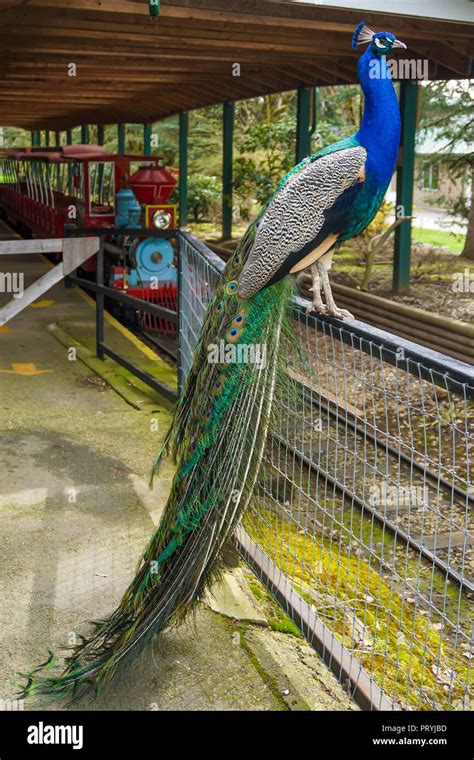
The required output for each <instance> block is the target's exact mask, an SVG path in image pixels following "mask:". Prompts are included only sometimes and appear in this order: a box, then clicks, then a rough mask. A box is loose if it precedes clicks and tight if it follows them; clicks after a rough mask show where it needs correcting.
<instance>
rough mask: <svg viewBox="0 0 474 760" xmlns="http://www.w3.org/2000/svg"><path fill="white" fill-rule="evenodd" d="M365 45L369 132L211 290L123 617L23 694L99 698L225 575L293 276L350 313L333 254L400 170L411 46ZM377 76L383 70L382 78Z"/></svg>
mask: <svg viewBox="0 0 474 760" xmlns="http://www.w3.org/2000/svg"><path fill="white" fill-rule="evenodd" d="M359 44H367V45H368V46H367V49H366V50H365V52H364V53H363V55H362V56H361V57H360V58H359V61H358V75H359V81H360V84H361V86H362V90H363V92H364V96H365V106H364V113H363V118H362V123H361V125H360V129H359V131H358V132H357V133H356V134H355V135H354V136H353V137H349V138H347V139H344V140H341V141H339V142H337V143H335V144H333V145H330V146H328V147H326V148H324V149H323V150H320V151H318V152H317V153H315V154H314V155H312V156H309V157H307V158H305V159H304V160H303V161H302V162H301V163H299V164H298V165H297V166H295V167H294V168H293V169H291V171H289V172H288V173H287V174H286V176H285V177H283V179H282V180H281V182H280V183H279V185H278V187H277V188H276V190H275V191H274V193H273V195H272V196H271V198H270V199H269V201H268V202H267V203H266V205H265V206H264V207H263V208H262V209H261V211H260V213H259V214H258V216H257V218H256V219H255V220H254V221H253V222H252V223H251V224H250V226H249V227H248V229H247V231H246V233H245V235H244V236H243V238H242V240H241V242H240V243H239V245H238V247H237V249H236V250H235V252H234V253H233V255H232V257H231V258H230V260H229V261H228V263H227V265H226V268H225V270H224V273H223V275H222V277H221V279H220V281H219V283H218V285H217V287H216V290H215V292H214V294H213V297H212V299H211V302H210V304H209V307H208V310H207V312H206V316H205V319H204V323H203V326H202V330H201V334H200V338H199V341H198V343H197V346H196V349H195V351H194V355H193V362H192V366H191V369H190V371H189V373H188V376H187V379H186V383H185V387H184V390H183V393H182V394H181V396H180V399H179V401H178V403H177V405H176V408H175V411H174V416H173V422H172V425H171V428H170V430H169V432H168V433H167V436H166V438H165V441H164V445H163V448H162V450H161V451H160V452H159V454H158V456H157V458H156V461H155V463H154V465H153V475H156V473H157V472H158V470H159V465H160V462H161V461H162V459H163V457H164V456H165V455H172V456H173V457H174V459H175V462H176V474H175V477H174V480H173V484H172V488H171V492H170V495H169V498H168V501H167V504H166V507H165V509H164V512H163V516H162V519H161V521H160V524H159V525H158V527H157V529H156V530H155V532H154V534H153V535H152V537H151V539H150V541H149V543H148V545H147V547H146V548H145V550H144V552H143V555H142V557H141V559H140V561H139V564H138V568H137V573H136V576H135V578H134V579H133V581H132V582H131V583H130V585H129V587H128V588H127V590H126V591H125V593H124V595H123V597H122V600H121V601H120V603H119V605H118V607H117V609H116V610H115V611H114V612H113V613H112V614H111V615H110V616H109V617H108V618H107V619H105V620H102V621H98V622H96V623H94V629H93V631H92V633H91V634H90V635H89V636H88V637H87V638H83V637H81V643H80V644H79V645H78V646H76V647H75V648H74V649H73V651H72V654H71V655H70V656H69V657H67V658H66V659H65V663H64V664H63V666H62V669H61V670H59V671H57V669H56V661H55V659H54V657H53V655H52V653H50V656H49V658H48V660H47V661H46V662H45V663H43V664H42V665H40V666H39V667H37V668H35V670H33V671H32V672H31V673H29V674H27V677H28V680H27V683H26V685H25V686H24V688H23V690H22V696H23V697H30V696H33V695H56V696H59V697H62V696H66V695H70V696H77V695H78V694H79V693H81V692H82V688H83V687H90V686H92V687H93V688H94V689H95V690H96V692H98V691H99V690H100V688H101V687H102V686H103V685H104V684H105V683H107V682H109V681H110V679H112V677H113V676H114V674H116V673H117V672H118V671H121V670H122V669H123V668H124V666H125V665H126V664H127V663H129V662H130V661H131V660H132V659H133V658H135V657H136V656H137V654H138V652H139V651H141V650H142V649H143V648H144V647H145V646H146V645H147V644H148V643H149V642H150V640H151V638H152V637H153V636H154V635H156V634H158V633H160V632H162V631H163V630H165V629H166V628H169V627H170V626H171V625H173V624H178V623H179V622H181V621H182V620H183V619H184V618H185V616H186V615H187V614H188V613H189V611H190V610H191V609H192V608H193V607H194V606H195V605H196V602H198V601H199V600H201V599H202V598H203V595H204V594H205V592H206V590H207V589H208V588H209V587H210V586H211V584H212V583H213V582H214V581H215V579H216V577H217V576H218V574H219V569H220V566H221V564H220V558H221V555H222V550H223V547H224V545H225V543H226V541H227V540H228V539H229V537H231V536H232V533H233V531H234V529H235V528H236V526H237V523H238V522H239V520H240V519H241V517H242V515H243V513H244V512H245V509H246V507H247V505H248V504H249V502H250V500H251V499H252V497H253V494H254V488H255V485H256V480H257V477H258V473H259V469H260V466H261V463H262V458H263V453H264V448H265V443H266V439H267V436H268V431H269V429H271V426H272V408H273V407H274V404H275V403H276V401H277V400H278V398H279V394H282V393H285V390H286V384H287V383H288V373H287V372H286V364H287V359H288V356H289V355H290V353H291V352H292V351H293V352H294V349H295V335H294V327H292V321H291V301H292V296H293V293H294V280H293V279H292V278H291V277H288V275H289V274H291V273H294V272H298V271H300V270H301V269H303V268H306V267H308V266H311V267H312V272H313V280H314V286H313V304H312V308H314V309H316V310H317V311H319V312H326V313H328V314H331V315H333V316H335V317H339V318H343V317H346V316H348V312H346V311H344V310H343V309H338V307H337V306H336V304H335V303H334V299H333V297H332V293H331V287H330V284H329V279H328V270H329V268H330V265H331V258H332V255H333V253H334V251H336V250H337V248H338V246H339V245H340V244H341V243H342V242H343V241H345V240H348V239H349V238H352V237H354V236H356V235H358V234H359V233H361V232H362V231H363V230H364V229H365V228H366V227H367V225H368V224H369V223H370V222H371V220H372V219H373V218H374V216H375V214H376V212H377V210H378V208H379V206H380V204H381V202H382V199H383V197H384V194H385V192H386V190H387V187H388V184H389V182H390V179H391V176H392V173H393V171H394V168H395V163H396V159H397V152H398V145H399V138H400V116H399V108H398V102H397V97H396V94H395V90H394V87H393V83H392V81H391V79H390V77H389V75H388V66H387V64H386V55H387V54H388V53H390V52H391V51H392V49H393V48H398V47H405V45H404V44H403V43H402V42H400V41H399V40H398V39H397V38H396V37H395V35H393V34H392V33H390V32H378V33H374V32H372V31H371V30H370V29H368V27H367V26H366V25H365V22H361V23H360V24H359V25H358V26H357V28H356V30H355V32H354V35H353V39H352V46H353V48H354V49H355V48H356V46H357V45H359ZM374 61H377V62H378V63H379V64H380V65H379V67H378V69H374V67H373V65H372V64H373V62H374ZM384 67H385V69H386V71H383V68H384ZM373 70H375V71H377V70H378V71H379V72H381V73H380V75H379V76H372V74H371V72H372V71H373ZM321 289H322V290H323V292H324V295H325V301H326V303H325V304H323V303H322V299H321ZM222 340H223V341H225V345H226V346H232V345H239V344H240V345H241V346H244V345H246V346H260V347H265V349H266V351H265V352H264V355H265V356H266V361H265V362H258V363H256V362H251V361H228V360H227V354H226V356H225V357H222V356H220V357H219V360H213V361H211V360H210V357H211V352H210V348H211V347H212V346H215V345H216V344H219V343H220V341H222ZM229 355H230V354H229ZM219 362H220V363H219Z"/></svg>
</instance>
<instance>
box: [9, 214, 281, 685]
mask: <svg viewBox="0 0 474 760" xmlns="http://www.w3.org/2000/svg"><path fill="white" fill-rule="evenodd" d="M255 229H256V227H255V223H254V224H253V225H251V226H250V227H249V230H248V231H247V233H246V235H245V237H244V239H243V240H242V242H241V244H240V246H239V248H238V249H237V251H236V252H235V254H234V255H233V257H232V259H231V260H230V261H229V262H228V264H227V266H226V269H225V271H224V274H223V276H222V278H221V280H220V282H219V283H218V286H217V288H216V291H215V294H214V296H213V298H212V301H211V304H210V306H209V309H208V311H207V314H206V318H205V321H204V325H203V328H202V331H201V337H200V340H199V343H198V345H197V347H196V350H195V353H194V357H193V364H192V368H191V370H190V372H189V376H188V378H187V381H186V387H185V389H184V392H183V394H182V396H181V398H180V401H179V402H178V405H177V407H176V411H175V415H174V420H173V424H172V427H171V429H170V431H169V433H168V435H167V437H166V441H165V446H164V449H163V450H162V452H160V454H159V455H158V457H157V461H156V462H155V466H154V469H155V470H156V469H157V468H158V465H159V461H160V460H161V458H162V456H163V455H164V454H165V453H167V452H169V453H171V454H172V455H173V456H174V457H175V460H176V464H177V469H176V475H175V478H174V481H173V485H172V489H171V492H170V495H169V498H168V501H167V504H166V507H165V510H164V514H163V517H162V520H161V522H160V524H159V526H158V527H157V529H156V531H155V533H154V534H153V536H152V537H151V540H150V542H149V544H148V546H147V547H146V549H145V551H144V553H143V556H142V557H141V560H140V562H139V566H138V568H137V573H136V576H135V578H134V579H133V581H132V582H131V584H130V586H129V587H128V589H127V590H126V591H125V593H124V595H123V597H122V600H121V602H120V604H119V605H118V607H117V609H116V610H115V611H114V612H113V613H112V614H111V615H110V617H109V618H107V619H106V620H104V621H102V622H99V623H96V624H95V630H94V631H93V633H92V634H91V635H90V636H89V638H87V639H83V640H82V642H81V644H80V645H79V646H77V647H76V648H75V649H74V651H73V653H72V655H71V656H70V657H69V658H67V660H66V665H65V669H64V670H63V672H61V673H60V674H59V675H57V676H54V675H51V671H50V668H49V665H50V660H48V663H47V665H48V671H45V669H44V667H41V666H40V667H39V668H36V669H35V670H34V671H32V672H31V673H30V674H28V676H27V677H28V683H27V685H26V687H25V688H24V690H23V696H24V697H27V696H32V695H57V696H64V695H67V694H70V695H72V694H77V693H78V690H80V688H81V687H83V686H92V687H94V688H95V690H96V691H98V690H99V689H100V688H101V686H102V685H103V684H104V683H106V682H107V681H110V679H111V678H112V677H113V675H114V674H115V673H116V671H117V670H119V669H121V668H122V667H123V666H124V665H126V664H127V663H129V662H130V661H131V660H132V659H133V658H134V657H135V656H136V655H137V654H138V652H139V651H140V650H141V649H142V648H143V647H144V646H145V645H146V644H147V643H148V642H149V641H150V638H151V637H152V636H153V635H154V634H156V633H158V632H160V631H162V630H164V629H165V628H167V627H168V626H170V625H171V624H173V623H176V622H179V621H180V620H182V619H183V617H184V616H185V615H186V614H187V612H188V611H189V610H190V609H191V607H192V606H193V605H194V604H195V603H196V602H197V601H198V600H200V599H201V598H202V597H203V594H204V592H205V590H206V589H207V588H208V587H209V586H210V584H211V583H212V582H213V581H214V580H215V578H216V574H218V572H219V565H220V562H219V561H220V557H221V553H222V549H223V546H224V544H225V542H226V540H227V538H228V537H229V536H230V535H231V534H232V532H233V530H234V529H235V527H236V525H237V523H238V521H239V519H240V517H241V515H242V513H243V511H244V510H245V508H246V506H247V505H248V503H249V500H250V498H251V496H252V492H253V488H254V485H255V481H256V477H257V474H258V470H259V466H260V463H261V460H262V454H263V447H264V445H265V440H266V435H267V430H268V425H269V419H270V416H271V409H272V400H273V398H274V394H275V392H276V388H277V386H278V384H279V383H280V382H281V378H282V377H283V376H284V371H283V370H284V367H283V366H280V365H283V363H284V361H285V357H286V351H285V350H284V348H283V346H282V342H283V341H285V340H291V338H290V330H289V328H288V326H287V323H286V319H287V317H286V310H287V307H288V305H289V302H290V298H291V295H292V291H293V286H292V284H291V283H290V282H289V281H288V280H286V281H282V282H279V283H277V284H275V285H273V286H271V287H269V288H267V289H265V290H263V291H261V292H259V293H258V294H257V295H255V296H254V297H253V298H251V299H249V300H248V301H243V300H240V299H239V298H238V297H237V294H236V291H237V278H238V275H239V272H240V270H241V268H242V266H243V264H244V262H245V260H246V257H247V255H248V253H249V251H250V249H251V247H252V243H253V240H254V237H255ZM220 341H224V345H225V346H226V355H228V356H229V355H230V354H231V353H232V346H235V347H236V353H237V349H238V350H240V352H241V353H240V359H241V360H240V361H239V360H237V361H232V362H227V361H225V362H224V363H218V362H216V361H213V360H212V355H215V351H214V354H213V350H214V349H215V347H216V346H219V344H220ZM245 347H247V353H246V354H245V352H244V353H242V351H243V349H245ZM257 348H259V350H260V353H259V356H260V359H261V361H260V362H259V363H256V362H254V361H249V360H248V359H249V358H251V350H252V349H253V351H254V356H255V351H256V349H257ZM242 356H243V357H244V359H246V360H244V361H242ZM238 358H239V354H238V353H237V359H238ZM262 358H263V359H264V360H263V361H262ZM45 665H46V663H45Z"/></svg>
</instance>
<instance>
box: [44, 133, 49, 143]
mask: <svg viewBox="0 0 474 760" xmlns="http://www.w3.org/2000/svg"><path fill="white" fill-rule="evenodd" d="M44 144H45V146H46V147H47V148H48V147H49V129H45V130H44Z"/></svg>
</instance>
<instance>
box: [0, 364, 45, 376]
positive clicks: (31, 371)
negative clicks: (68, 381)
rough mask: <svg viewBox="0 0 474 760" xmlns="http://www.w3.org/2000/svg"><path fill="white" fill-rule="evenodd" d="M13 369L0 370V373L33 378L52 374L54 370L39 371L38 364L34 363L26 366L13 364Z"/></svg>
mask: <svg viewBox="0 0 474 760" xmlns="http://www.w3.org/2000/svg"><path fill="white" fill-rule="evenodd" d="M11 367H12V368H11V369H0V372H1V373H2V374H4V375H23V376H25V377H26V376H27V377H31V376H32V375H46V374H48V372H52V371H53V370H52V369H37V368H36V364H33V362H29V363H25V364H17V363H12V365H11Z"/></svg>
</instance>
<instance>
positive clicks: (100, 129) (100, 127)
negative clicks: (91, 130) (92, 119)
mask: <svg viewBox="0 0 474 760" xmlns="http://www.w3.org/2000/svg"><path fill="white" fill-rule="evenodd" d="M97 144H98V145H103V144H104V127H103V125H102V124H98V125H97Z"/></svg>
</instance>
